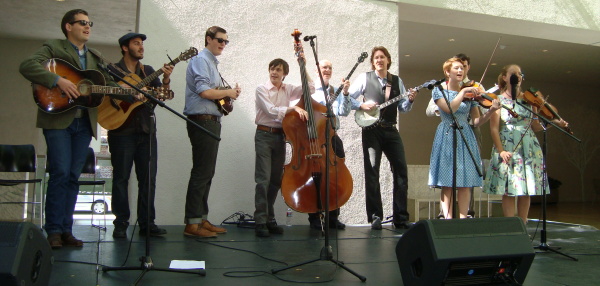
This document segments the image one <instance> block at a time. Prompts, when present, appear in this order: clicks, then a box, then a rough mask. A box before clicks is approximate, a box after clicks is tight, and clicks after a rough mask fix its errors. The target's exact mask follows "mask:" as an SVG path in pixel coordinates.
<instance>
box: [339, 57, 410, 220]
mask: <svg viewBox="0 0 600 286" xmlns="http://www.w3.org/2000/svg"><path fill="white" fill-rule="evenodd" d="M391 64H392V57H391V56H390V53H389V52H388V50H387V49H386V48H385V47H381V46H378V47H374V48H373V50H372V51H371V69H373V71H370V72H367V73H363V74H361V75H359V76H358V78H357V79H356V81H355V82H354V83H353V84H352V86H351V87H350V90H349V93H350V95H349V96H351V97H353V98H354V99H357V98H358V97H359V96H360V95H363V97H364V102H363V103H362V104H360V105H359V106H354V105H353V109H355V110H358V109H361V110H375V109H377V108H379V105H380V104H382V103H384V102H386V101H388V100H390V99H393V98H394V97H398V96H406V97H404V98H402V99H400V100H399V101H397V102H396V103H394V104H391V105H389V106H387V107H385V108H383V109H381V110H380V120H379V121H377V122H376V123H375V124H373V125H371V126H368V127H365V128H363V130H362V143H363V157H364V167H365V193H366V204H367V206H366V208H367V219H368V221H369V222H370V223H373V222H374V221H375V223H373V224H372V228H373V229H381V224H379V223H376V222H377V221H378V218H383V217H384V216H383V206H382V203H381V189H380V188H381V187H380V184H379V167H380V165H381V155H382V154H385V156H386V157H387V159H388V161H389V162H390V166H391V169H392V175H393V223H394V226H395V227H396V228H403V229H406V228H409V227H410V223H409V222H408V220H409V214H408V210H407V196H408V175H407V167H406V158H405V156H404V145H403V144H402V139H401V138H400V133H399V132H398V128H397V127H396V124H397V115H398V111H400V112H408V111H410V110H411V108H412V104H413V101H414V99H415V97H416V92H415V91H410V92H409V93H406V89H405V88H404V84H403V83H402V80H401V79H400V78H399V77H398V76H396V75H392V74H391V73H389V72H388V69H389V68H390V66H391Z"/></svg>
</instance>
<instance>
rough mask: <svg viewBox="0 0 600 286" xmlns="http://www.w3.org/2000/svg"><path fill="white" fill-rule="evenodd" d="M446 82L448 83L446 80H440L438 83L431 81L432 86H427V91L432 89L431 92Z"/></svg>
mask: <svg viewBox="0 0 600 286" xmlns="http://www.w3.org/2000/svg"><path fill="white" fill-rule="evenodd" d="M445 81H446V78H443V79H440V80H438V81H436V80H431V81H430V84H428V85H427V89H430V90H431V89H433V88H434V87H436V86H438V85H441V84H442V83H443V82H445Z"/></svg>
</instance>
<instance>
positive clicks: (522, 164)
mask: <svg viewBox="0 0 600 286" xmlns="http://www.w3.org/2000/svg"><path fill="white" fill-rule="evenodd" d="M511 75H516V76H517V77H518V79H519V81H518V83H517V87H516V91H517V92H516V93H517V96H516V101H518V102H519V103H521V104H523V105H525V106H527V107H529V108H531V109H532V110H533V111H534V112H537V108H535V106H531V105H529V104H527V103H526V102H525V101H524V100H523V93H522V92H521V82H522V79H523V74H522V73H521V68H520V67H519V66H518V65H514V64H512V65H507V66H505V67H504V68H503V69H502V72H501V73H500V75H499V76H498V86H499V88H500V92H501V94H500V96H499V97H498V98H499V99H500V102H501V103H502V104H504V105H506V106H511V107H512V106H514V108H513V110H514V111H515V113H517V114H518V115H519V116H518V117H517V118H515V117H513V116H511V115H510V114H509V113H508V111H507V110H506V109H500V110H497V111H496V112H494V114H493V115H492V117H491V119H490V132H491V136H492V141H493V143H494V147H493V148H492V155H491V160H490V165H489V166H488V169H487V172H486V174H487V175H486V178H485V183H484V192H486V193H488V194H496V195H503V196H502V210H503V212H504V216H506V217H512V216H514V215H515V200H517V215H518V216H519V217H520V218H521V219H522V220H523V222H524V223H527V215H528V213H529V205H530V202H531V198H530V196H533V195H541V194H542V190H543V189H542V188H543V184H546V190H548V189H549V188H548V187H547V180H546V181H544V175H543V174H544V165H543V164H544V162H543V155H542V148H541V147H540V143H539V142H538V140H537V138H536V137H535V134H534V132H537V131H540V130H542V129H543V127H542V125H541V124H540V120H539V119H538V118H537V117H536V115H533V114H532V113H531V112H529V111H528V110H527V109H525V108H523V107H521V106H520V105H519V104H516V103H515V102H513V100H512V94H511V84H510V77H511ZM555 123H556V124H558V125H560V126H562V127H565V126H567V125H568V123H567V122H565V121H563V120H555Z"/></svg>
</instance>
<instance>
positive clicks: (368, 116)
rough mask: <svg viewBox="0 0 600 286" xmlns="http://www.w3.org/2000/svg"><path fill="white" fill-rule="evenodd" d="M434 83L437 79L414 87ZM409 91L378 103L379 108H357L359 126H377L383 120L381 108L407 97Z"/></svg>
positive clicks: (419, 87)
mask: <svg viewBox="0 0 600 286" xmlns="http://www.w3.org/2000/svg"><path fill="white" fill-rule="evenodd" d="M434 83H435V80H430V81H426V82H425V83H423V84H422V85H420V86H418V87H415V88H413V90H415V91H419V89H421V88H424V87H425V88H429V86H430V85H433V84H434ZM409 92H410V91H407V92H405V93H404V94H402V95H400V96H396V97H394V98H392V99H390V100H388V101H386V102H384V103H382V104H380V105H378V106H377V108H375V109H373V110H362V109H359V110H357V111H356V112H354V121H356V124H358V126H360V127H362V128H366V129H369V128H373V127H376V126H377V124H378V123H379V121H380V120H381V118H380V116H381V109H383V108H386V107H388V106H389V105H391V104H394V103H396V102H398V101H399V100H400V99H403V98H406V97H407V96H408V93H409Z"/></svg>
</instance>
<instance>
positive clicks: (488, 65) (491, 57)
mask: <svg viewBox="0 0 600 286" xmlns="http://www.w3.org/2000/svg"><path fill="white" fill-rule="evenodd" d="M500 40H502V37H499V38H498V42H496V46H495V47H494V50H493V51H492V55H491V56H490V60H489V61H488V63H487V65H486V66H485V69H484V70H483V74H482V75H481V80H479V83H482V82H483V78H484V77H485V73H487V70H488V68H489V67H490V64H491V63H492V59H493V58H494V54H496V50H497V49H498V45H499V44H500Z"/></svg>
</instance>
